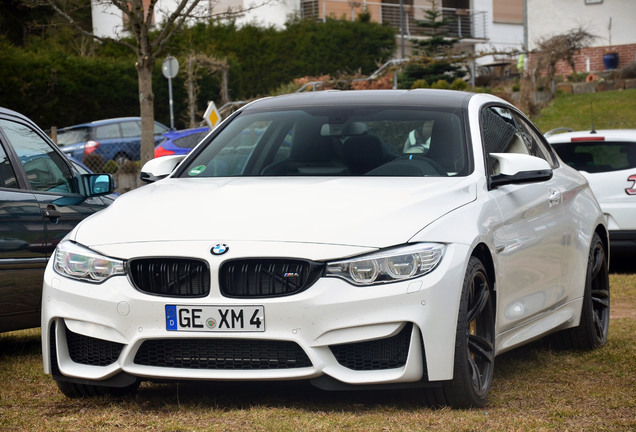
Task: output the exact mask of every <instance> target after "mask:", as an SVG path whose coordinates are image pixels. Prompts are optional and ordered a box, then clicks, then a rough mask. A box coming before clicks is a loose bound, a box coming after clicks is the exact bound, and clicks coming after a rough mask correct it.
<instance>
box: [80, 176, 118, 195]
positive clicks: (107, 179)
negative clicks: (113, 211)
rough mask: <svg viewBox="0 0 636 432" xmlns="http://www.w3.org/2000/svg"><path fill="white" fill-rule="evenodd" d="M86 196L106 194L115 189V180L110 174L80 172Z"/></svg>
mask: <svg viewBox="0 0 636 432" xmlns="http://www.w3.org/2000/svg"><path fill="white" fill-rule="evenodd" d="M81 179H82V182H83V184H84V190H85V191H86V196H89V197H92V196H99V195H108V194H111V193H113V192H114V191H115V180H114V179H113V176H111V175H110V174H82V175H81Z"/></svg>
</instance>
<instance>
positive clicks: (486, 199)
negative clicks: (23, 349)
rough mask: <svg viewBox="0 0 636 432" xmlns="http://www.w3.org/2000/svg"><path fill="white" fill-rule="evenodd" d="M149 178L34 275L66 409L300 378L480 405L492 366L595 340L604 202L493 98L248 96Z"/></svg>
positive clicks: (601, 329)
mask: <svg viewBox="0 0 636 432" xmlns="http://www.w3.org/2000/svg"><path fill="white" fill-rule="evenodd" d="M141 176H142V178H143V179H145V180H146V181H148V182H150V183H151V184H149V185H146V186H144V187H141V188H139V189H137V190H134V191H132V192H129V193H126V194H124V195H122V196H121V197H120V198H118V199H117V200H116V201H115V202H114V203H113V204H112V205H111V206H110V207H108V208H107V209H105V210H103V211H101V212H99V213H97V214H95V215H93V216H91V217H89V218H87V219H86V220H84V221H83V222H81V223H80V224H79V225H78V226H77V227H76V228H75V229H74V230H73V231H72V232H71V233H70V234H69V235H68V236H67V237H66V238H65V240H64V241H62V242H61V243H60V244H59V246H58V248H57V250H56V252H55V254H54V257H53V258H52V259H51V260H50V262H49V264H48V267H47V270H46V274H45V279H44V288H43V289H44V291H43V300H42V302H43V304H42V344H43V360H44V370H45V372H46V373H47V374H51V375H52V377H53V379H55V380H56V381H57V384H58V386H59V388H60V390H61V391H62V392H63V393H64V394H66V395H67V396H69V397H74V396H88V395H99V394H104V393H115V394H121V393H130V392H134V391H135V390H136V389H137V386H138V385H139V383H140V382H141V381H161V382H165V381H170V380H174V381H180V380H206V381H215V380H223V381H228V380H236V381H246V380H248V381H249V380H252V381H255V380H290V379H296V380H308V381H310V382H311V383H313V384H315V385H316V386H318V387H320V388H323V389H327V390H330V389H336V390H338V389H382V388H399V387H422V392H423V393H424V394H425V395H426V397H427V400H428V401H429V403H432V404H436V405H438V404H441V405H449V406H452V407H471V406H482V405H484V404H485V403H486V399H487V395H488V392H489V390H490V387H491V383H492V378H493V368H494V364H495V357H496V356H497V355H498V354H501V353H503V352H505V351H508V350H511V349H513V348H515V347H518V346H520V345H522V344H525V343H528V342H529V341H533V340H536V339H538V338H540V337H542V336H545V335H547V334H550V333H556V332H559V333H560V336H559V337H558V339H559V340H560V341H562V342H563V344H564V345H566V346H570V347H575V348H578V349H581V348H586V349H592V348H596V347H599V346H602V345H603V344H604V343H605V342H606V340H607V333H608V324H609V282H608V261H609V256H608V253H607V251H608V246H609V244H608V230H607V227H606V222H605V218H604V217H603V213H602V211H601V209H600V207H599V204H598V202H597V201H596V199H595V198H594V195H593V194H592V192H591V191H590V189H589V187H588V184H587V182H586V181H585V179H584V178H583V177H582V176H581V175H580V174H579V173H578V172H577V171H576V170H574V169H572V168H570V167H569V166H567V165H565V164H563V163H562V162H561V161H560V160H559V158H558V156H557V155H556V154H555V153H554V151H553V150H552V149H551V147H550V146H549V144H547V142H546V141H545V139H544V138H543V136H542V135H541V133H540V132H539V131H538V130H537V129H536V128H535V127H534V126H533V125H532V124H531V123H530V121H528V119H527V118H526V117H525V116H524V115H523V114H522V113H521V112H519V111H518V110H517V109H516V108H514V107H513V106H512V105H510V104H508V103H506V102H505V101H503V100H501V99H498V98H496V97H493V96H490V95H485V94H472V93H465V92H454V91H444V90H411V91H402V90H393V91H392V90H386V91H384V90H378V91H357V92H346V91H344V92H340V91H325V92H316V93H304V94H294V95H287V96H281V97H275V98H266V99H261V100H258V101H255V102H253V103H250V104H248V105H246V106H245V107H243V108H242V109H240V110H239V111H237V112H235V113H234V114H232V115H231V116H230V117H229V118H227V119H226V120H225V121H224V122H223V123H222V124H221V125H219V126H218V127H217V128H216V129H215V130H213V131H212V132H210V133H209V134H208V135H207V136H206V137H205V138H204V139H203V140H202V141H201V143H200V144H199V145H198V146H197V147H196V148H195V149H194V150H193V151H192V152H191V153H190V154H189V155H188V156H174V157H170V156H168V157H162V158H158V159H155V160H152V161H150V162H148V163H147V164H146V165H145V166H144V167H143V169H142V174H141ZM157 221H161V222H164V221H165V222H166V223H158V222H157Z"/></svg>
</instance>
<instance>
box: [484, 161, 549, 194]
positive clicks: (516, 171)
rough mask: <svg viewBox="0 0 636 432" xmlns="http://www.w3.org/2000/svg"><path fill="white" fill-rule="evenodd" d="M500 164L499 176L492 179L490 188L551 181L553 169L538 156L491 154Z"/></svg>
mask: <svg viewBox="0 0 636 432" xmlns="http://www.w3.org/2000/svg"><path fill="white" fill-rule="evenodd" d="M490 156H491V157H493V158H495V159H497V161H498V162H499V174H496V175H493V176H492V177H491V178H490V186H491V187H492V188H496V187H499V186H503V185H507V184H519V183H533V182H541V181H546V180H550V179H551V178H552V167H550V164H549V163H548V162H547V161H546V160H544V159H541V158H538V157H536V156H530V155H525V154H519V153H490Z"/></svg>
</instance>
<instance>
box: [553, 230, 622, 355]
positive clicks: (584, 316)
mask: <svg viewBox="0 0 636 432" xmlns="http://www.w3.org/2000/svg"><path fill="white" fill-rule="evenodd" d="M609 315H610V287H609V270H608V265H607V255H606V253H605V245H603V242H602V241H601V238H600V237H599V235H598V234H594V237H593V238H592V246H591V247H590V253H589V255H588V259H587V274H586V276H585V291H584V293H583V305H582V307H581V321H580V322H579V325H578V327H575V328H572V329H568V330H566V331H564V332H561V343H562V345H563V346H564V347H565V348H574V349H594V348H598V347H601V346H603V345H605V343H606V342H607V334H608V330H609Z"/></svg>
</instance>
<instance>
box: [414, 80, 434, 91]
mask: <svg viewBox="0 0 636 432" xmlns="http://www.w3.org/2000/svg"><path fill="white" fill-rule="evenodd" d="M430 87H431V86H430V85H429V84H428V81H426V80H425V79H419V80H417V81H415V82H414V83H413V85H412V86H411V88H412V89H416V88H430Z"/></svg>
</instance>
